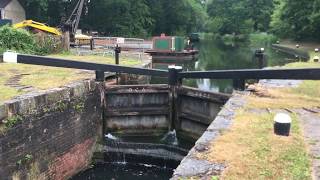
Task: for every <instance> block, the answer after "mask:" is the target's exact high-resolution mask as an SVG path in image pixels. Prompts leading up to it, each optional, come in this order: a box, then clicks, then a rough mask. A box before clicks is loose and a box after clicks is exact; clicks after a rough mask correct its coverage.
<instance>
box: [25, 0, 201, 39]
mask: <svg viewBox="0 0 320 180" xmlns="http://www.w3.org/2000/svg"><path fill="white" fill-rule="evenodd" d="M20 1H21V2H22V4H23V6H24V7H25V9H26V12H27V18H28V19H33V20H36V21H40V22H46V23H47V24H49V25H50V26H58V25H60V24H61V23H62V22H64V21H65V20H66V19H67V18H68V16H69V15H70V13H71V11H72V10H73V8H74V7H75V3H76V2H77V1H78V0H20ZM203 4H204V3H203V2H202V1H201V0H134V1H133V0H87V1H86V4H85V8H84V11H83V13H82V17H81V21H80V28H81V29H83V30H89V31H90V30H93V31H98V32H100V33H102V34H103V35H108V36H127V37H128V36H139V37H148V36H152V35H159V34H160V33H166V34H170V35H176V34H177V35H184V34H188V33H190V32H197V31H201V30H202V28H203V26H204V24H203V22H204V21H205V18H206V11H205V9H204V5H203Z"/></svg>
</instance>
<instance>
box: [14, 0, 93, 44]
mask: <svg viewBox="0 0 320 180" xmlns="http://www.w3.org/2000/svg"><path fill="white" fill-rule="evenodd" d="M84 3H85V0H79V1H78V3H77V5H76V7H75V8H74V10H73V11H72V14H71V16H70V17H69V19H68V20H67V21H66V22H65V23H63V24H62V26H61V27H62V28H61V30H60V29H58V28H54V27H50V26H48V25H46V24H43V23H39V22H36V21H33V20H25V21H22V22H20V23H17V24H14V25H13V27H14V28H27V29H33V30H34V31H42V32H46V33H50V34H53V35H57V36H61V35H62V31H64V32H65V31H69V33H70V45H71V46H75V45H88V44H90V43H91V41H92V37H91V36H87V35H84V34H77V28H78V25H79V21H80V17H81V14H82V9H83V6H84Z"/></svg>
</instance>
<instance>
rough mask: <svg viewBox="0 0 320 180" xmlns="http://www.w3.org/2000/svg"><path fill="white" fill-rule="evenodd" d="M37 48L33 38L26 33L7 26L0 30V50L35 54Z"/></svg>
mask: <svg viewBox="0 0 320 180" xmlns="http://www.w3.org/2000/svg"><path fill="white" fill-rule="evenodd" d="M37 48H38V46H37V43H36V41H35V38H34V37H33V35H31V34H30V33H29V32H28V31H26V30H23V29H14V28H12V27H9V26H3V27H1V28H0V49H3V50H14V51H17V52H20V53H28V54H35V53H36V51H37Z"/></svg>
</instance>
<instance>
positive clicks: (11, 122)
mask: <svg viewBox="0 0 320 180" xmlns="http://www.w3.org/2000/svg"><path fill="white" fill-rule="evenodd" d="M20 121H22V117H21V116H19V115H16V116H12V117H10V118H8V119H7V121H6V123H5V125H6V127H7V128H12V127H14V126H15V125H16V124H18V123H19V122H20Z"/></svg>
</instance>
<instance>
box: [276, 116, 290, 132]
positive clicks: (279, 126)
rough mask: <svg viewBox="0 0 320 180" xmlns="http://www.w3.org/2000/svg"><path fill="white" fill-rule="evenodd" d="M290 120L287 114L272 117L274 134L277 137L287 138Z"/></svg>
mask: <svg viewBox="0 0 320 180" xmlns="http://www.w3.org/2000/svg"><path fill="white" fill-rule="evenodd" d="M291 123H292V119H291V117H290V116H289V115H288V114H285V113H278V114H276V116H275V117H274V133H275V134H276V135H279V136H289V135H290V128H291Z"/></svg>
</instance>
